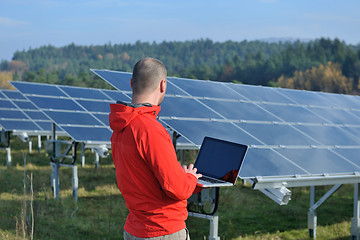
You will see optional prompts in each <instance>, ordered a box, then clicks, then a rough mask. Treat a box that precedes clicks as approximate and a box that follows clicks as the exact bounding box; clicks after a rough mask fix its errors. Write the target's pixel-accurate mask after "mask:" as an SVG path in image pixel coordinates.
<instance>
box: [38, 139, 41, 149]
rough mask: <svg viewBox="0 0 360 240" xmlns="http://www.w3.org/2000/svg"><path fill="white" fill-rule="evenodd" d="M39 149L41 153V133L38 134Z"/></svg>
mask: <svg viewBox="0 0 360 240" xmlns="http://www.w3.org/2000/svg"><path fill="white" fill-rule="evenodd" d="M38 151H39V153H41V135H38Z"/></svg>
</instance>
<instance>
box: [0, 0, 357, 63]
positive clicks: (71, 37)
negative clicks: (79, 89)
mask: <svg viewBox="0 0 360 240" xmlns="http://www.w3.org/2000/svg"><path fill="white" fill-rule="evenodd" d="M359 10H360V1H359V0H342V1H340V0H181V1H165V0H127V1H122V0H31V1H29V0H0V33H1V35H0V60H3V59H5V60H11V58H12V56H13V54H14V52H15V51H16V50H28V49H29V48H30V47H31V48H37V47H39V46H43V45H48V44H51V45H54V46H57V47H61V46H65V45H68V44H70V43H75V44H77V45H91V44H93V45H103V44H105V43H109V42H111V43H112V44H115V43H134V42H136V41H137V40H140V41H147V42H153V41H156V42H162V41H164V40H166V41H185V40H195V39H200V38H209V39H211V40H213V41H220V42H223V41H226V40H233V41H242V40H244V39H246V40H255V39H266V38H272V37H276V38H289V37H292V38H299V39H315V38H320V37H326V38H331V39H334V38H339V39H340V40H343V41H345V42H346V43H348V44H358V43H360V14H359Z"/></svg>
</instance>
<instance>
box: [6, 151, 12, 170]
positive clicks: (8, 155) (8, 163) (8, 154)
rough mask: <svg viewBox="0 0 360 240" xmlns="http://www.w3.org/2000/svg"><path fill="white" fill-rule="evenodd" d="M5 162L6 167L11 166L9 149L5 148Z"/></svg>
mask: <svg viewBox="0 0 360 240" xmlns="http://www.w3.org/2000/svg"><path fill="white" fill-rule="evenodd" d="M6 160H7V167H8V168H9V167H10V166H11V149H10V147H7V148H6Z"/></svg>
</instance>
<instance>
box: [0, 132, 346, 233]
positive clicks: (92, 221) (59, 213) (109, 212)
mask: <svg viewBox="0 0 360 240" xmlns="http://www.w3.org/2000/svg"><path fill="white" fill-rule="evenodd" d="M34 143H35V141H34ZM11 144H12V157H13V161H12V166H11V168H9V169H8V168H7V167H6V151H5V150H0V239H23V230H22V228H21V222H22V219H24V218H23V216H24V214H23V210H24V209H25V208H24V205H23V203H24V183H23V180H24V161H23V156H24V152H26V151H28V149H27V145H25V144H24V143H22V142H20V141H19V140H17V139H16V138H15V139H13V140H12V143H11ZM35 149H36V144H34V152H33V153H31V154H27V165H26V178H25V179H26V191H27V193H26V222H27V230H26V239H30V232H31V212H30V203H31V197H30V175H31V174H32V176H33V190H34V191H33V194H34V197H33V201H32V203H33V210H34V239H39V240H45V239H46V240H47V239H54V240H58V239H59V240H60V239H104V240H105V239H106V240H107V239H122V227H123V225H124V222H125V219H126V216H127V213H128V210H127V208H126V206H125V202H124V200H123V198H122V196H121V194H120V192H119V190H118V188H117V186H116V179H115V169H114V166H113V164H112V159H111V157H108V158H106V159H101V160H100V166H99V168H98V169H95V168H94V155H93V153H91V152H90V151H89V150H87V151H86V166H85V167H81V166H80V165H78V177H79V191H78V202H77V203H75V202H74V200H73V198H72V187H71V178H72V170H71V169H69V168H60V200H56V199H54V198H53V193H52V191H51V187H50V173H51V167H50V164H49V163H50V162H49V158H48V157H47V156H46V155H45V154H44V152H42V153H37V152H35ZM194 156H195V153H194V152H193V151H189V152H187V153H186V154H185V157H186V159H193V158H194ZM78 160H79V159H78ZM329 188H330V187H328V186H326V187H317V189H316V190H317V199H319V198H320V197H321V196H322V195H323V194H324V193H326V191H327V190H329ZM291 191H292V200H291V201H290V202H289V204H288V205H286V206H279V205H277V204H276V203H275V202H273V201H272V200H270V199H269V198H268V197H266V196H265V195H264V194H262V193H261V192H259V191H255V190H252V189H251V188H250V187H249V186H245V185H243V184H242V183H241V182H239V183H238V184H237V185H236V186H235V187H229V188H221V189H220V205H219V212H218V213H219V236H220V237H221V239H222V240H226V239H236V240H239V239H309V238H308V230H307V212H308V208H309V195H310V192H309V188H308V187H303V188H292V189H291ZM317 214H318V228H317V239H349V238H350V225H351V222H350V220H351V217H352V214H353V186H352V185H344V186H343V187H342V188H340V189H339V190H338V191H337V192H336V193H335V194H334V195H333V196H332V197H330V198H329V200H328V201H327V202H325V203H324V204H323V205H322V206H321V207H320V208H319V209H318V211H317ZM187 226H188V228H189V230H190V234H191V239H193V240H198V239H201V240H202V239H206V238H207V236H208V235H209V221H208V220H205V219H200V218H195V217H189V219H188V220H187Z"/></svg>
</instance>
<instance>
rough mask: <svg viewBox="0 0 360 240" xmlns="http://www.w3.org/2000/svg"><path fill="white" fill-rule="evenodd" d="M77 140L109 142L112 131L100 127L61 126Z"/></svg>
mask: <svg viewBox="0 0 360 240" xmlns="http://www.w3.org/2000/svg"><path fill="white" fill-rule="evenodd" d="M62 128H63V129H64V131H66V132H67V133H68V134H69V135H70V136H71V137H72V138H73V139H74V140H75V141H77V142H89V141H93V142H110V138H111V134H112V132H111V131H110V130H109V129H108V128H105V127H103V128H100V127H66V126H64V127H62Z"/></svg>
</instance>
